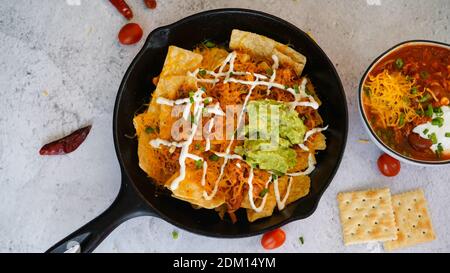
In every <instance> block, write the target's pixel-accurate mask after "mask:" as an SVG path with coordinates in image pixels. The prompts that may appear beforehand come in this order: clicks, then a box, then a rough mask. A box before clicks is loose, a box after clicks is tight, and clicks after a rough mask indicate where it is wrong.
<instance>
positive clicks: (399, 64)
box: [395, 58, 404, 69]
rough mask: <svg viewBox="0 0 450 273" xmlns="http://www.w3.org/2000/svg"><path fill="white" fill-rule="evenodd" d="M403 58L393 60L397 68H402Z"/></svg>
mask: <svg viewBox="0 0 450 273" xmlns="http://www.w3.org/2000/svg"><path fill="white" fill-rule="evenodd" d="M403 64H404V63H403V59H401V58H398V59H397V60H395V66H396V67H397V68H398V69H402V67H403Z"/></svg>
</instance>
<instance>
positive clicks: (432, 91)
mask: <svg viewBox="0 0 450 273" xmlns="http://www.w3.org/2000/svg"><path fill="white" fill-rule="evenodd" d="M449 99H450V45H448V44H444V43H440V42H432V41H422V40H420V41H418V40H416V41H407V42H403V43H401V44H399V45H396V46H394V47H393V48H391V49H389V50H388V51H386V52H385V53H383V54H382V55H381V56H379V57H378V58H377V59H376V60H375V61H374V62H373V63H372V64H371V65H370V66H369V68H368V69H367V71H366V72H365V74H364V76H363V77H362V79H361V82H360V86H359V96H358V101H359V110H360V114H361V117H362V120H363V124H364V126H365V127H366V129H367V131H368V133H369V135H370V137H371V138H372V140H373V141H374V142H375V143H376V144H377V146H378V147H380V148H381V149H382V150H383V151H384V152H386V153H388V154H389V155H391V156H393V157H395V158H397V159H399V160H401V161H403V162H406V163H413V164H418V165H427V166H428V165H442V164H448V163H450V105H449Z"/></svg>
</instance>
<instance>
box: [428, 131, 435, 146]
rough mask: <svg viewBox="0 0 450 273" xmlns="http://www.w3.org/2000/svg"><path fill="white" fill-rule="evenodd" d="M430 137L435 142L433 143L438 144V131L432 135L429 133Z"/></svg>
mask: <svg viewBox="0 0 450 273" xmlns="http://www.w3.org/2000/svg"><path fill="white" fill-rule="evenodd" d="M428 138H429V139H430V140H431V142H433V144H437V136H436V133H431V134H430V135H428Z"/></svg>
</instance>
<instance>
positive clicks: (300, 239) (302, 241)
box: [298, 236, 305, 245]
mask: <svg viewBox="0 0 450 273" xmlns="http://www.w3.org/2000/svg"><path fill="white" fill-rule="evenodd" d="M298 240H299V241H300V243H301V244H302V245H303V244H305V240H304V239H303V236H300V238H298Z"/></svg>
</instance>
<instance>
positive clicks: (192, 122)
mask: <svg viewBox="0 0 450 273" xmlns="http://www.w3.org/2000/svg"><path fill="white" fill-rule="evenodd" d="M194 123H195V117H194V114H191V125H192V124H194Z"/></svg>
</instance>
